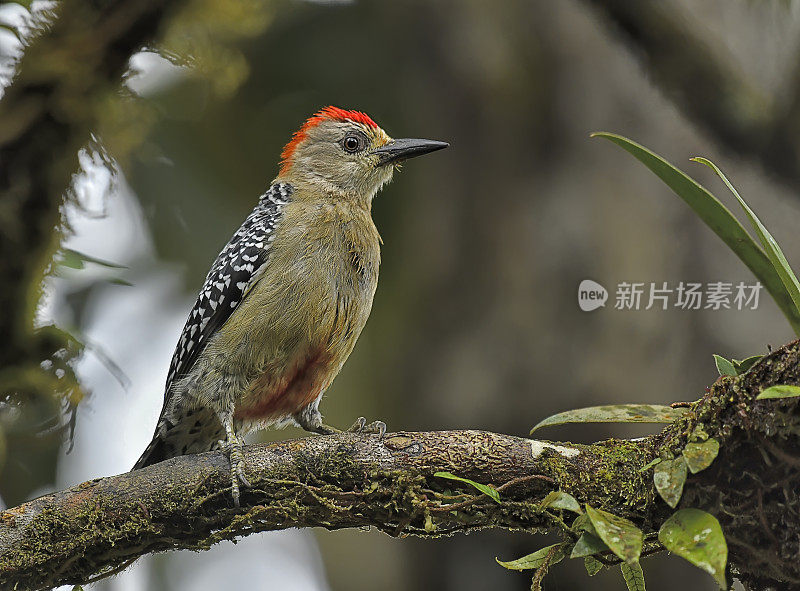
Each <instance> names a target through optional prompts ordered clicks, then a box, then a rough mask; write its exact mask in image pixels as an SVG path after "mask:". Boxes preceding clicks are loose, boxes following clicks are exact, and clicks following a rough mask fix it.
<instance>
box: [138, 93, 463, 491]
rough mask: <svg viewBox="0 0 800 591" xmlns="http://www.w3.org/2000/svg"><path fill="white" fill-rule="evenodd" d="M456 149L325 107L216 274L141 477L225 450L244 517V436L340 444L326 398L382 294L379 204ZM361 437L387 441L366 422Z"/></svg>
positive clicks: (195, 315) (305, 128) (186, 337)
mask: <svg viewBox="0 0 800 591" xmlns="http://www.w3.org/2000/svg"><path fill="white" fill-rule="evenodd" d="M447 146H448V144H447V143H445V142H439V141H434V140H422V139H392V138H391V137H389V136H388V135H387V134H386V132H385V131H383V129H381V128H380V127H379V126H378V125H377V124H376V123H375V122H374V121H373V120H372V119H371V118H370V117H369V116H368V115H366V114H365V113H362V112H360V111H349V110H345V109H340V108H338V107H333V106H330V107H325V108H324V109H322V110H320V111H319V112H317V113H315V114H314V115H313V116H311V117H310V118H309V119H308V120H306V122H305V123H304V124H303V125H302V127H300V129H299V130H298V131H297V132H295V133H294V135H293V136H292V138H291V140H290V141H289V143H288V144H286V147H285V148H284V149H283V152H282V153H281V163H280V169H279V173H278V176H277V177H276V178H275V179H274V180H273V181H272V183H271V185H270V186H269V188H268V189H267V191H266V192H265V193H264V194H263V195H261V197H260V198H259V200H258V204H257V205H256V206H255V208H254V209H253V211H252V213H250V215H249V216H248V217H247V219H246V220H245V221H244V223H243V224H242V225H241V227H240V228H239V229H238V230H237V231H236V232H235V233H234V235H233V237H232V238H231V239H230V241H229V242H228V244H226V245H225V247H224V248H223V249H222V251H221V252H220V254H219V256H218V257H217V259H216V260H215V261H214V264H213V265H212V266H211V270H210V271H209V272H208V275H207V276H206V279H205V283H204V284H203V287H202V289H201V290H200V294H199V295H198V296H197V301H196V302H195V304H194V307H193V308H192V310H191V312H190V313H189V317H188V319H187V320H186V325H185V326H184V328H183V332H182V333H181V336H180V340H179V341H178V345H177V347H176V348H175V353H174V354H173V356H172V363H171V365H170V368H169V374H168V377H167V383H166V388H165V392H164V406H163V409H162V411H161V416H160V417H159V419H158V423H157V425H156V429H155V434H154V436H153V440H152V441H151V442H150V444H149V445H148V446H147V449H145V451H144V453H143V454H142V456H141V457H140V458H139V460H138V461H137V462H136V464H135V466H134V468H133V469H134V470H135V469H138V468H142V467H144V466H148V465H150V464H154V463H157V462H160V461H162V460H165V459H167V458H171V457H175V456H178V455H183V454H191V453H199V452H203V451H209V450H212V449H224V450H225V451H226V452H227V454H228V458H229V460H230V466H231V484H232V489H231V494H232V497H233V501H234V503H235V504H236V505H237V506H238V505H239V496H240V491H239V485H240V484H241V485H243V486H249V485H250V484H249V482H248V480H247V477H246V475H245V462H244V455H243V454H242V439H241V438H242V436H243V435H244V434H246V433H248V432H250V431H252V430H254V429H259V428H265V427H269V426H284V425H287V424H296V425H299V426H300V427H302V428H303V429H305V430H307V431H310V432H313V433H318V434H329V433H332V432H334V431H335V429H333V428H331V427H328V426H326V425H324V424H323V422H322V414H321V413H320V411H319V404H320V399H321V398H322V395H323V394H324V393H325V391H326V390H327V389H328V387H329V386H330V385H331V382H332V381H333V379H334V378H335V377H336V375H337V374H338V373H339V370H341V369H342V366H343V365H344V362H345V361H346V360H347V357H348V356H349V355H350V353H351V352H352V350H353V347H354V346H355V343H356V340H357V339H358V336H359V334H360V333H361V330H362V329H363V328H364V324H365V323H366V321H367V317H368V316H369V313H370V310H371V308H372V299H373V296H374V295H375V289H376V287H377V285H378V266H379V264H380V243H381V238H380V236H379V235H378V230H377V229H376V227H375V223H374V222H373V221H372V213H371V210H372V200H373V198H374V197H375V195H376V193H377V192H378V191H379V190H380V189H381V187H383V186H384V185H385V184H386V183H388V182H389V181H390V180H391V179H392V175H393V173H394V170H395V168H396V167H397V165H398V164H399V163H400V162H402V161H404V160H406V159H408V158H411V157H414V156H419V155H422V154H427V153H429V152H433V151H435V150H440V149H442V148H446V147H447ZM351 429H352V430H354V431H361V432H377V433H379V434H380V435H381V436H382V435H383V432H384V431H385V430H386V425H384V424H383V423H382V422H380V421H376V422H374V423H371V424H369V425H367V424H366V421H365V420H364V419H363V418H359V419H358V421H356V424H355V425H354V426H353V427H351Z"/></svg>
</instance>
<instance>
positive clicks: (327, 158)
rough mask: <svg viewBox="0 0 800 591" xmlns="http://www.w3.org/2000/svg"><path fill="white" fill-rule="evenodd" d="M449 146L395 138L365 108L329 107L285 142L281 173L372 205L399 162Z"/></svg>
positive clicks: (300, 182) (434, 142) (290, 179)
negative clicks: (379, 125) (350, 109)
mask: <svg viewBox="0 0 800 591" xmlns="http://www.w3.org/2000/svg"><path fill="white" fill-rule="evenodd" d="M447 146H448V144H447V143H445V142H438V141H435V140H422V139H398V140H395V139H392V138H391V137H389V136H388V135H387V134H386V132H385V131H383V129H381V128H380V127H378V124H377V123H375V122H374V121H373V120H372V118H370V116H369V115H367V114H365V113H361V112H359V111H346V110H344V109H340V108H338V107H325V108H324V109H322V110H321V111H319V112H318V113H316V114H315V115H313V116H312V117H310V118H309V119H308V120H307V121H306V122H305V123H304V124H303V126H302V127H301V128H300V129H299V130H298V131H296V132H295V134H294V135H293V136H292V139H291V141H290V142H289V143H288V144H286V147H285V148H284V149H283V152H282V153H281V169H280V173H279V175H278V178H279V179H281V180H284V181H288V182H293V183H297V184H303V185H308V184H310V185H313V186H315V188H318V189H320V190H323V191H325V192H327V193H332V194H338V195H341V196H343V197H346V198H350V199H356V200H358V201H363V202H364V204H365V205H367V206H368V205H369V203H371V201H372V198H373V197H374V196H375V193H377V192H378V190H379V189H380V188H381V187H382V186H383V185H384V184H386V183H387V182H389V181H390V180H391V179H392V174H393V172H394V169H395V166H396V165H397V164H399V163H400V162H402V161H403V160H407V159H408V158H413V157H414V156H420V155H422V154H427V153H429V152H433V151H435V150H441V149H442V148H446V147H447Z"/></svg>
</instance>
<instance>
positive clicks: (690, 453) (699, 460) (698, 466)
mask: <svg viewBox="0 0 800 591" xmlns="http://www.w3.org/2000/svg"><path fill="white" fill-rule="evenodd" d="M718 453H719V441H717V440H716V439H707V440H706V441H703V442H702V443H687V444H686V447H685V448H683V457H684V459H685V460H686V465H687V466H688V467H689V470H690V471H691V473H692V474H697V473H698V472H700V471H701V470H705V469H706V468H708V467H709V466H710V465H711V462H713V461H714V458H716V457H717V454H718ZM674 506H675V505H673V507H674Z"/></svg>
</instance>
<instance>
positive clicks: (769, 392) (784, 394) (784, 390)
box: [756, 385, 800, 400]
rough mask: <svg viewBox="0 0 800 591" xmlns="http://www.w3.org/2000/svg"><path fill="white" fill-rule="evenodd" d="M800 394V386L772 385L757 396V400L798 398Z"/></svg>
mask: <svg viewBox="0 0 800 591" xmlns="http://www.w3.org/2000/svg"><path fill="white" fill-rule="evenodd" d="M797 396H800V386H788V385H778V386H770V387H769V388H767V389H766V390H762V391H761V393H760V394H759V395H758V396H756V400H764V399H769V398H796V397H797Z"/></svg>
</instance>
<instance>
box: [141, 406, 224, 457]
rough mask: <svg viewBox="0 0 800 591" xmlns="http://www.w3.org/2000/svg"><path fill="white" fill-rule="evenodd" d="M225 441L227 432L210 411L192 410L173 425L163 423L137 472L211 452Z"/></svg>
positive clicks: (162, 420) (164, 420) (161, 422)
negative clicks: (170, 459) (184, 456)
mask: <svg viewBox="0 0 800 591" xmlns="http://www.w3.org/2000/svg"><path fill="white" fill-rule="evenodd" d="M224 437H225V430H224V429H223V428H222V425H221V424H220V422H219V419H217V416H216V414H215V413H214V412H213V411H212V410H210V409H191V410H187V411H185V412H184V413H182V414H181V415H180V416H178V418H177V419H176V420H175V423H174V424H173V423H172V422H171V421H170V420H167V419H163V418H162V419H161V420H160V421H159V422H158V426H156V432H155V434H154V435H153V440H152V441H151V442H150V444H149V445H148V446H147V448H146V449H145V450H144V453H142V455H141V457H140V458H139V459H138V460H137V462H136V463H135V464H134V465H133V468H132V469H133V470H138V469H139V468H144V467H145V466H150V465H151V464H157V463H158V462H162V461H164V460H167V459H169V458H174V457H175V456H182V455H185V454H195V453H200V452H204V451H209V450H212V449H214V448H215V447H217V443H218V441H219V440H220V439H222V438H224Z"/></svg>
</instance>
